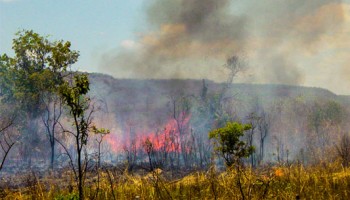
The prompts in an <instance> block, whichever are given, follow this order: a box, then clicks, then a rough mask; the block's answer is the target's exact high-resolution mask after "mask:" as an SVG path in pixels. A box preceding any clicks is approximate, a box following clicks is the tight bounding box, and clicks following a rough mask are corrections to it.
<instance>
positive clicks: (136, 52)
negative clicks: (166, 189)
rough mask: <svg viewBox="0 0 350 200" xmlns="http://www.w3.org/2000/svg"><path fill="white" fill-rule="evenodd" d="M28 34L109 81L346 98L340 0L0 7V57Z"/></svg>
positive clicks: (344, 18) (63, 1)
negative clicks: (236, 67) (193, 83)
mask: <svg viewBox="0 0 350 200" xmlns="http://www.w3.org/2000/svg"><path fill="white" fill-rule="evenodd" d="M22 29H31V30H34V31H35V32H37V33H39V34H41V35H49V36H50V39H52V40H60V39H63V40H68V41H71V42H72V48H73V49H75V50H78V51H80V59H79V61H78V63H76V64H75V65H74V68H76V69H79V70H82V71H88V72H101V73H105V74H109V75H112V76H114V77H117V78H197V79H203V78H206V79H211V80H214V81H223V80H225V78H226V74H227V71H225V68H224V67H223V65H224V64H225V62H226V60H227V58H229V57H231V56H232V55H238V56H239V57H240V58H241V60H243V62H242V63H244V64H245V66H246V70H245V71H243V72H242V73H241V74H239V76H237V77H236V78H235V82H245V83H273V84H289V85H302V86H312V87H322V88H326V89H329V90H331V91H332V92H334V93H336V94H346V95H350V56H349V54H350V0H343V1H342V0H309V1H305V0H293V1H287V0H265V1H260V0H128V1H125V0H114V1H113V0H99V1H92V0H84V1H82V0H75V1H68V0H60V1H54V0H0V53H1V54H2V53H7V54H10V55H11V53H12V50H11V45H12V44H11V43H12V39H13V38H14V34H15V33H16V32H17V31H19V30H22Z"/></svg>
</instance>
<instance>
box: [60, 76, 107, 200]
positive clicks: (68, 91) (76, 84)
mask: <svg viewBox="0 0 350 200" xmlns="http://www.w3.org/2000/svg"><path fill="white" fill-rule="evenodd" d="M89 86H90V83H89V79H88V77H87V75H85V74H76V75H75V76H74V80H73V81H65V82H64V83H63V84H62V85H61V87H60V90H59V91H60V95H61V96H62V98H63V100H64V104H65V105H66V106H67V107H68V110H69V113H70V115H71V117H72V119H73V130H68V129H64V131H65V132H66V133H69V134H71V135H72V136H73V138H74V141H75V151H76V154H77V159H76V161H73V157H72V156H71V154H70V153H69V151H68V148H67V147H66V146H65V145H63V144H62V143H61V142H59V143H60V144H61V145H62V146H63V148H64V149H65V151H66V153H67V155H68V156H69V158H70V162H71V166H72V169H73V172H74V174H75V178H76V180H77V182H78V190H79V199H84V193H83V185H84V177H85V174H86V171H87V162H88V155H87V152H86V145H87V143H88V138H89V133H90V132H93V133H97V134H106V133H109V130H106V129H103V128H101V129H98V128H96V127H95V126H94V125H93V123H92V114H93V112H94V108H93V106H91V100H90V98H89V97H87V96H86V95H87V93H88V92H89V90H90V87H89ZM83 156H85V157H84V158H85V159H84V160H83Z"/></svg>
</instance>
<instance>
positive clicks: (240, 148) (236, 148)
mask: <svg viewBox="0 0 350 200" xmlns="http://www.w3.org/2000/svg"><path fill="white" fill-rule="evenodd" d="M250 129H251V126H250V125H249V124H240V123H237V122H228V123H227V124H226V126H225V127H223V128H218V129H216V130H213V131H211V132H210V133H209V139H212V140H214V146H215V151H216V152H217V153H219V154H220V155H221V156H222V157H223V158H224V159H225V161H226V164H227V165H228V166H231V165H233V164H234V163H236V162H238V160H239V159H240V158H243V157H248V156H249V155H250V154H252V153H253V152H254V147H253V146H247V145H246V143H245V142H243V141H241V140H240V137H242V136H243V135H244V132H245V131H248V130H250Z"/></svg>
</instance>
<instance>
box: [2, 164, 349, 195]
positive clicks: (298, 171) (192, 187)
mask: <svg viewBox="0 0 350 200" xmlns="http://www.w3.org/2000/svg"><path fill="white" fill-rule="evenodd" d="M166 177H167V174H166V173H165V172H162V171H161V170H157V171H155V172H152V173H149V174H145V175H142V176H141V175H130V174H128V173H127V172H123V173H120V172H117V171H113V170H105V171H103V172H100V182H99V184H97V183H98V181H97V178H96V177H92V178H89V179H88V181H87V184H86V186H85V196H86V197H87V199H243V198H244V199H296V196H300V198H301V199H350V168H343V167H342V166H341V165H340V164H339V163H331V164H323V165H319V166H310V167H303V166H302V165H297V164H295V165H291V166H272V167H264V168H259V169H251V168H246V169H244V170H242V171H237V170H227V171H225V172H220V173H219V172H217V171H215V169H211V170H209V171H208V172H196V173H192V174H189V175H187V176H185V177H183V178H181V179H178V180H170V179H169V178H166ZM57 183H61V182H57ZM57 183H56V184H48V183H45V184H44V181H42V180H40V181H39V180H37V179H33V180H31V181H29V182H28V184H27V187H23V188H20V189H17V190H14V189H4V190H2V191H1V192H0V195H1V196H0V197H1V198H3V199H11V200H13V199H19V200H21V199H38V200H40V199H43V200H44V199H59V200H63V199H77V195H76V193H77V192H76V188H75V186H74V182H68V183H67V181H66V183H65V184H57Z"/></svg>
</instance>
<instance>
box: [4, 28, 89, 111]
mask: <svg viewBox="0 0 350 200" xmlns="http://www.w3.org/2000/svg"><path fill="white" fill-rule="evenodd" d="M70 46H71V43H70V42H63V41H54V42H50V41H49V40H48V37H46V36H45V37H44V36H40V35H39V34H38V33H35V32H33V31H32V30H23V31H20V32H18V33H16V38H15V39H13V46H12V49H13V50H14V52H15V56H14V57H13V58H10V57H8V56H7V55H1V57H0V75H1V78H0V87H1V90H2V92H1V93H2V95H3V96H4V97H5V98H4V100H5V101H7V102H16V103H19V104H20V105H21V107H22V110H24V111H27V112H29V113H31V114H33V115H36V114H39V113H40V107H41V105H40V104H41V102H40V101H41V99H40V98H41V94H42V93H44V92H49V93H55V92H57V90H58V88H59V86H60V85H61V84H62V83H63V75H62V73H64V72H65V71H66V69H67V67H68V66H69V65H71V64H74V63H75V62H77V60H78V57H79V53H78V52H77V51H72V50H71V49H70ZM85 90H86V89H85Z"/></svg>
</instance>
